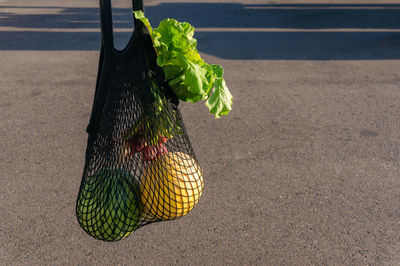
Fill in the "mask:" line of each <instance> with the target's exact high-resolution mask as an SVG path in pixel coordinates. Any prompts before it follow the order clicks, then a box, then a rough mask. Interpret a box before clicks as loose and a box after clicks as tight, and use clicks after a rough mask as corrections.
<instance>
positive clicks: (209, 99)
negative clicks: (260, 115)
mask: <svg viewBox="0 0 400 266" xmlns="http://www.w3.org/2000/svg"><path fill="white" fill-rule="evenodd" d="M134 14H135V18H136V19H139V20H141V21H142V22H143V24H144V25H145V26H146V27H148V28H149V31H150V34H151V37H152V40H153V46H154V49H155V51H156V53H157V65H158V66H160V67H161V68H162V69H163V72H164V75H165V78H166V79H167V80H168V82H169V85H170V86H171V88H172V90H173V92H174V93H175V94H176V95H177V97H178V98H179V99H180V100H182V101H185V102H192V103H195V102H198V101H200V100H205V101H206V102H205V105H206V106H207V107H208V109H209V111H210V113H212V114H215V118H219V117H220V116H221V115H227V114H228V113H229V112H230V111H231V110H232V98H233V97H232V94H231V93H230V92H229V89H228V87H227V85H226V82H225V80H224V79H223V74H224V71H223V68H222V67H221V66H220V65H209V64H207V63H206V62H204V60H203V59H202V58H201V57H200V54H199V52H198V50H197V48H196V46H197V40H196V39H195V38H193V36H194V31H195V30H194V27H193V26H192V25H190V24H189V23H187V22H178V21H176V20H175V19H170V18H168V19H165V20H163V21H161V22H160V24H159V26H158V28H154V29H153V28H152V27H151V25H150V22H149V20H148V19H147V18H146V17H145V16H144V14H143V12H142V11H134Z"/></svg>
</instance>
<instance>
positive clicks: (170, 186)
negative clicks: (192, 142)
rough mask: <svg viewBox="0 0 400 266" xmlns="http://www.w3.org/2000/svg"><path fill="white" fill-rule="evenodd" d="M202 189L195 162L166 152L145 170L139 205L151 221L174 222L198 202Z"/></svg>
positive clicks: (198, 169)
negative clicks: (140, 203)
mask: <svg viewBox="0 0 400 266" xmlns="http://www.w3.org/2000/svg"><path fill="white" fill-rule="evenodd" d="M203 185H204V183H203V173H202V170H201V168H200V166H199V165H198V164H197V162H196V160H194V159H193V158H192V157H191V156H190V155H188V154H186V153H182V152H169V153H166V154H164V155H162V156H160V157H159V158H157V159H155V160H153V161H151V162H150V163H149V165H148V166H147V167H146V168H145V170H144V172H143V176H142V178H141V180H140V192H141V201H142V203H143V205H144V207H145V208H146V210H147V211H148V212H149V214H150V216H151V218H156V219H160V220H172V219H176V218H179V217H182V216H183V215H185V214H187V213H188V212H189V211H190V210H191V209H192V208H193V207H194V205H195V204H196V203H197V202H198V201H199V198H200V196H201V193H202V191H203ZM145 218H149V217H145Z"/></svg>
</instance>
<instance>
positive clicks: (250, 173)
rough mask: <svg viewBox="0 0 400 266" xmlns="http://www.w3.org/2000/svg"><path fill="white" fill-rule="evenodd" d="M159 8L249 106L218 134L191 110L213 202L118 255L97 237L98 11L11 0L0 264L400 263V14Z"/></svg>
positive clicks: (396, 9)
mask: <svg viewBox="0 0 400 266" xmlns="http://www.w3.org/2000/svg"><path fill="white" fill-rule="evenodd" d="M129 2H130V1H129V0H118V1H117V0H115V1H113V7H114V8H113V11H114V24H115V28H116V33H115V38H116V46H117V47H119V48H122V47H124V45H125V44H126V41H127V39H128V38H129V37H130V32H131V31H132V17H131V14H130V3H129ZM144 2H145V6H146V9H145V11H146V14H147V16H148V17H149V18H150V19H151V22H152V23H153V25H157V23H158V22H159V21H160V20H161V19H163V18H166V17H174V18H177V19H179V20H185V21H188V22H190V23H192V24H193V25H194V26H195V27H196V28H197V29H198V30H197V32H196V35H195V37H196V38H197V39H198V49H199V51H200V52H201V54H202V56H203V57H204V58H205V59H206V61H208V62H210V63H218V64H221V65H222V66H223V67H224V69H225V79H226V81H227V84H228V86H229V88H230V90H231V92H232V94H233V96H234V105H233V111H232V112H231V113H230V114H229V115H228V116H226V117H223V118H222V119H219V120H215V119H214V118H213V116H212V115H210V114H208V112H207V109H206V108H205V106H204V105H203V104H202V103H197V104H186V103H183V104H182V105H181V111H182V113H183V116H184V121H185V123H186V127H187V129H188V133H189V134H190V137H191V141H192V143H193V145H194V148H195V151H196V154H197V157H198V159H199V161H200V163H201V165H202V167H203V169H204V178H205V186H206V187H205V191H204V194H203V196H202V198H201V200H200V202H199V203H198V205H197V206H196V207H195V208H194V209H193V211H192V212H191V213H190V214H189V215H187V216H185V217H183V218H181V219H179V220H175V221H170V222H161V223H155V224H151V225H148V226H145V227H143V228H141V229H139V230H138V231H137V232H135V233H134V234H133V235H131V236H129V237H128V238H127V239H125V240H122V241H120V242H115V243H105V242H101V241H98V240H95V239H93V238H91V237H90V236H88V235H87V234H86V233H85V232H84V231H83V230H81V228H80V227H79V225H78V222H77V220H76V218H75V200H76V196H77V193H78V189H79V185H80V180H81V176H82V170H83V164H84V155H85V149H86V141H87V134H86V133H85V128H86V125H87V123H88V121H89V116H90V111H91V104H92V100H93V93H94V87H95V81H96V75H97V66H98V58H99V48H100V31H99V22H98V21H99V14H98V1H96V0H90V1H89V0H72V1H60V0H41V1H34V0H18V1H12V0H1V1H0V136H1V140H0V169H1V171H0V265H60V264H63V265H245V264H248V265H249V264H251V265H400V178H399V173H400V163H399V162H400V120H399V118H400V104H399V103H400V85H399V84H400V71H399V70H400V3H399V2H398V1H394V0H393V1H377V0H375V1H342V2H339V1H328V0H321V1H298V2H295V1H283V0H282V1H280V0H278V1H253V0H251V1H250V0H249V1H235V0H230V1H226V0H223V1H221V0H214V1H201V3H199V2H197V3H196V2H195V1H189V0H180V1H159V0H150V1H146V0H145V1H144ZM302 2H303V3H302ZM305 2H306V4H305Z"/></svg>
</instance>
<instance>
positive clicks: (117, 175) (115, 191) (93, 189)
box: [76, 169, 141, 241]
mask: <svg viewBox="0 0 400 266" xmlns="http://www.w3.org/2000/svg"><path fill="white" fill-rule="evenodd" d="M134 182H135V180H134V179H133V178H132V176H131V175H130V174H129V173H127V172H125V171H124V170H119V169H104V170H101V171H100V172H98V173H97V174H95V175H93V176H91V177H89V178H88V180H87V182H86V183H85V184H84V187H83V188H82V190H81V191H80V194H79V196H78V200H77V209H76V210H77V217H78V222H79V224H80V225H81V227H82V228H83V229H84V230H85V231H86V232H87V233H88V234H90V235H91V236H93V237H95V238H98V239H101V240H105V241H115V240H120V239H123V238H125V237H127V236H128V235H129V234H131V233H132V232H133V231H134V230H135V229H136V228H138V226H139V224H140V213H141V210H140V204H141V203H140V199H139V186H138V184H137V183H134Z"/></svg>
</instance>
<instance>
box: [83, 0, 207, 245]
mask: <svg viewBox="0 0 400 266" xmlns="http://www.w3.org/2000/svg"><path fill="white" fill-rule="evenodd" d="M110 1H111V0H100V17H101V28H102V47H101V52H100V63H99V69H98V76H97V84H96V92H95V97H94V102H93V109H92V114H91V118H90V122H89V125H88V127H87V132H88V134H89V137H88V143H87V150H86V158H85V160H86V161H85V167H84V171H83V177H82V181H81V186H80V188H79V193H78V197H77V202H76V215H77V219H78V222H79V224H80V226H81V227H82V228H83V229H84V231H85V232H87V233H88V234H90V235H91V236H93V237H95V238H97V239H100V240H104V241H117V240H121V239H123V238H125V237H127V236H128V235H130V234H131V233H132V232H134V231H135V230H136V229H138V228H139V227H141V226H143V225H145V224H148V223H151V222H156V221H165V220H172V219H176V218H179V217H182V216H183V215H185V214H187V213H188V212H189V211H190V210H191V209H192V208H193V206H194V205H195V204H196V203H197V202H198V200H199V198H200V196H201V193H202V189H203V177H202V170H201V168H200V166H199V165H198V162H197V159H196V156H195V154H194V152H193V148H192V146H191V144H190V141H189V137H188V135H187V133H186V129H185V126H184V123H183V121H182V117H181V114H180V111H179V109H178V103H179V100H178V99H177V98H176V96H175V94H174V93H173V92H172V91H171V89H170V88H169V86H168V83H167V82H166V80H165V77H164V75H163V71H162V69H160V67H158V66H157V64H156V58H157V55H156V52H155V50H154V48H153V44H152V39H151V36H150V35H149V32H148V29H147V28H146V27H145V26H144V25H143V24H142V23H141V22H140V21H138V20H135V28H134V31H133V34H132V36H131V39H130V41H129V42H128V44H127V46H126V47H125V49H123V50H120V51H119V50H116V49H115V48H114V41H113V28H112V15H111V4H110ZM139 9H141V10H143V4H142V2H141V1H135V3H134V10H139Z"/></svg>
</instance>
